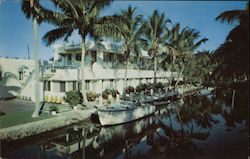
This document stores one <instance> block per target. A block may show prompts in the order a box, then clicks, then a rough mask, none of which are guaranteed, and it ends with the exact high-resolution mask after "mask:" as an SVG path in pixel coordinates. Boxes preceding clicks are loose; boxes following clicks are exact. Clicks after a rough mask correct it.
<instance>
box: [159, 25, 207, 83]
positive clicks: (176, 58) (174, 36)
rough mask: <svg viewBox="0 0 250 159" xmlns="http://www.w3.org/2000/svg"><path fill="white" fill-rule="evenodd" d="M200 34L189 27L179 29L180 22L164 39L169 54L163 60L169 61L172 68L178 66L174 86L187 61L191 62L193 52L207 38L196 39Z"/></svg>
mask: <svg viewBox="0 0 250 159" xmlns="http://www.w3.org/2000/svg"><path fill="white" fill-rule="evenodd" d="M199 36H200V32H198V31H196V30H195V29H191V28H189V27H184V28H183V29H182V30H180V24H179V23H177V24H175V25H174V26H173V27H172V29H171V30H170V31H169V36H168V37H167V39H166V42H165V45H166V47H167V48H168V50H169V55H170V56H171V57H170V58H169V56H166V57H165V58H166V59H165V60H163V61H169V59H170V61H171V63H172V69H173V67H176V66H178V65H177V64H179V66H180V68H179V69H180V73H179V75H178V79H177V82H176V83H175V87H176V86H177V85H178V82H179V81H180V77H182V75H183V72H184V69H185V66H186V64H187V63H188V62H190V61H191V62H192V60H190V59H192V58H193V52H194V50H196V49H197V48H198V47H199V46H200V45H201V44H202V43H204V42H206V41H207V40H208V39H207V38H202V39H200V40H198V41H197V39H198V38H199Z"/></svg>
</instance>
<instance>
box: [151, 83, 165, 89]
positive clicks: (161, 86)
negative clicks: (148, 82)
mask: <svg viewBox="0 0 250 159" xmlns="http://www.w3.org/2000/svg"><path fill="white" fill-rule="evenodd" d="M153 88H154V90H158V89H164V85H163V84H162V83H161V82H158V83H156V84H154V85H153Z"/></svg>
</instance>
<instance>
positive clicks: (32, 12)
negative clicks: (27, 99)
mask: <svg viewBox="0 0 250 159" xmlns="http://www.w3.org/2000/svg"><path fill="white" fill-rule="evenodd" d="M22 11H23V13H24V14H25V16H26V18H27V19H33V31H34V60H35V110H34V112H33V114H32V116H31V117H33V118H35V117H38V116H39V112H40V109H41V105H40V91H39V89H40V88H39V87H40V83H39V59H38V38H37V28H38V24H41V23H42V22H43V21H45V20H46V19H47V17H49V16H51V14H52V13H51V12H50V11H49V10H47V9H45V8H44V7H42V6H41V5H40V1H39V0H22Z"/></svg>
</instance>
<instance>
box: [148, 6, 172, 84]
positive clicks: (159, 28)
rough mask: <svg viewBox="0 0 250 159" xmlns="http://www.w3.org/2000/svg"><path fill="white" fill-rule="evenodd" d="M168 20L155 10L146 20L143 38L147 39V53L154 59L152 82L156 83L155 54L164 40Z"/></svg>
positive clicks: (158, 51)
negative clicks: (144, 36)
mask: <svg viewBox="0 0 250 159" xmlns="http://www.w3.org/2000/svg"><path fill="white" fill-rule="evenodd" d="M168 22H171V21H170V20H169V19H167V18H166V16H165V14H164V13H162V14H159V13H158V11H157V10H155V11H154V12H153V14H152V15H151V16H150V17H149V18H148V21H147V29H146V31H145V33H146V39H145V40H146V41H147V45H148V52H149V55H151V56H152V58H153V60H154V83H156V71H157V55H158V54H159V53H160V49H161V45H162V44H163V43H164V41H165V36H166V30H167V28H166V25H167V23H168Z"/></svg>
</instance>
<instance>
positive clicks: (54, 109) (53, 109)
mask: <svg viewBox="0 0 250 159" xmlns="http://www.w3.org/2000/svg"><path fill="white" fill-rule="evenodd" d="M49 111H50V112H52V111H56V112H57V111H58V108H57V106H56V105H51V106H50V107H49Z"/></svg>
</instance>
